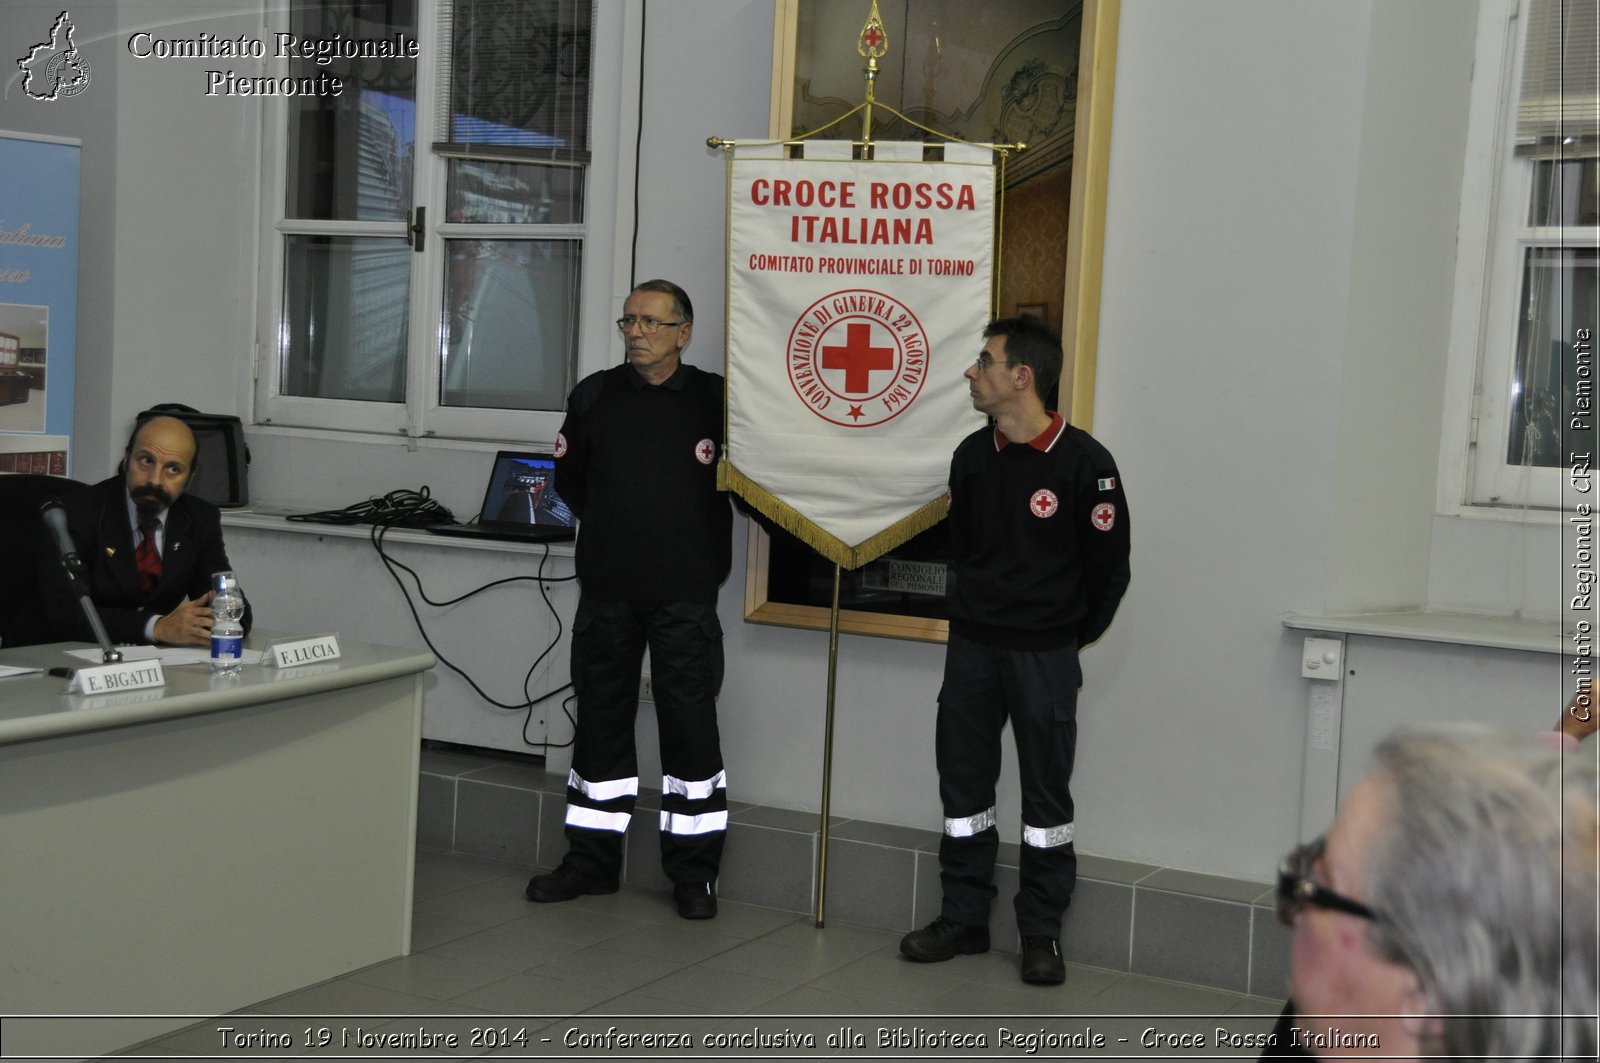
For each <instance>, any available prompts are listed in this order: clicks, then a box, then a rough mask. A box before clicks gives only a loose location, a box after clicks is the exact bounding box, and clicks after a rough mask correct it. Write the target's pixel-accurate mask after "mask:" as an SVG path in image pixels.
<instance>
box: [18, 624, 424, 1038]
mask: <svg viewBox="0 0 1600 1063" xmlns="http://www.w3.org/2000/svg"><path fill="white" fill-rule="evenodd" d="M265 644H266V638H265V636H264V635H262V634H260V633H256V634H253V635H252V637H251V638H250V640H249V641H248V643H247V645H248V646H254V647H257V648H259V647H261V646H263V645H265ZM70 648H78V647H70V646H35V647H18V648H13V649H0V665H27V666H38V667H42V668H46V669H48V668H50V667H62V666H66V667H83V666H84V665H85V662H84V661H83V660H81V659H78V658H74V657H70V656H68V655H67V654H66V653H65V652H63V651H64V650H66V649H70ZM341 651H342V656H341V658H340V659H339V660H337V661H332V662H327V663H320V664H312V665H306V666H304V667H300V668H291V669H284V670H279V669H273V668H266V667H261V666H256V665H251V666H247V667H245V668H244V669H243V670H242V671H241V672H240V674H239V675H238V676H237V677H213V676H212V675H211V672H210V669H209V666H208V665H205V664H200V665H184V666H179V667H167V668H166V669H165V671H166V676H167V682H166V685H165V686H163V687H160V688H156V689H151V690H135V691H126V692H122V693H118V694H108V695H99V696H82V695H77V694H68V693H65V689H66V685H67V681H66V680H65V679H62V678H58V677H54V676H50V675H48V674H31V675H25V676H13V677H8V678H0V1046H3V1050H4V1053H5V1055H6V1056H7V1057H8V1058H10V1057H14V1056H26V1055H52V1056H57V1057H63V1056H65V1057H71V1056H90V1055H94V1054H97V1053H101V1052H105V1051H109V1050H114V1049H117V1048H121V1047H123V1046H126V1045H128V1044H131V1043H134V1042H137V1041H139V1040H143V1039H145V1038H148V1037H154V1036H157V1035H158V1034H160V1033H164V1032H166V1031H168V1030H173V1029H178V1028H180V1027H182V1026H185V1025H188V1024H189V1023H190V1022H192V1021H193V1018H192V1017H193V1016H211V1015H218V1014H222V1013H225V1012H228V1011H231V1010H234V1009H237V1008H240V1007H243V1006H245V1005H248V1004H251V1003H254V1002H256V1001H259V1000H263V999H266V998H268V997H272V996H276V995H279V994H282V993H285V992H288V991H290V990H292V989H295V988H298V987H300V986H305V985H309V984H312V983H314V982H318V981H322V980H324V979H327V978H331V977H334V976H336V975H339V974H343V973H346V972H348V971H351V970H355V969H357V968H360V967H363V966H366V965H369V964H372V963H376V962H379V961H382V960H385V959H389V958H392V957H396V956H402V955H405V954H406V953H407V952H409V950H410V943H411V900H412V871H413V863H414V857H415V850H416V815H417V780H418V758H419V750H420V745H421V721H422V699H423V673H424V672H426V670H427V669H429V668H431V667H433V665H434V663H435V659H434V657H433V655H432V654H431V653H426V652H417V651H414V650H405V649H397V648H393V647H386V646H370V645H364V644H361V643H351V642H348V641H344V640H341Z"/></svg>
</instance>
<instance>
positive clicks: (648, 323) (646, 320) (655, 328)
mask: <svg viewBox="0 0 1600 1063" xmlns="http://www.w3.org/2000/svg"><path fill="white" fill-rule="evenodd" d="M681 324H683V322H682V321H657V320H656V319H655V318H653V317H634V316H633V315H632V314H629V315H628V316H627V317H619V318H617V331H618V332H627V331H628V330H629V329H631V328H633V326H635V325H638V326H639V331H640V332H642V333H644V334H645V335H646V336H654V335H655V334H656V333H657V332H660V331H661V330H662V329H664V328H677V327H678V326H679V325H681Z"/></svg>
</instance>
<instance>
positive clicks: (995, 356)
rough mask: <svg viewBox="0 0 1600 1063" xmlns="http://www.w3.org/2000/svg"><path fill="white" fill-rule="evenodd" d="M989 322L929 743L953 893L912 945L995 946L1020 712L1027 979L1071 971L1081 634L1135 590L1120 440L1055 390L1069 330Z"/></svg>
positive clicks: (971, 378)
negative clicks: (1003, 758)
mask: <svg viewBox="0 0 1600 1063" xmlns="http://www.w3.org/2000/svg"><path fill="white" fill-rule="evenodd" d="M983 334H984V336H985V337H986V340H987V342H985V344H984V347H983V353H982V354H980V355H978V359H977V361H976V362H975V363H973V365H972V366H971V367H969V368H968V369H967V371H966V373H965V376H966V378H967V381H968V385H969V390H970V391H971V394H972V405H973V406H974V407H975V408H976V409H977V410H979V411H980V412H982V413H986V414H988V415H989V416H990V417H991V418H993V419H994V424H993V426H991V427H985V428H981V429H979V430H978V431H976V432H974V433H973V434H972V435H970V436H968V437H967V438H966V439H964V440H962V442H961V444H960V445H959V446H958V447H957V448H956V452H955V457H954V458H953V459H952V461H951V463H950V555H951V563H952V568H953V572H952V576H953V577H954V578H953V585H952V586H951V588H950V591H949V608H950V640H949V645H948V647H947V649H946V652H945V665H944V685H943V687H942V688H941V689H940V691H939V717H938V725H937V749H936V754H935V756H936V761H937V764H938V768H939V798H940V802H941V803H942V805H943V806H944V816H945V820H944V837H943V838H942V839H941V840H940V844H939V867H940V881H941V882H942V884H943V887H944V900H943V904H942V905H941V909H940V915H939V917H938V918H937V919H935V920H934V921H933V922H932V923H930V924H928V925H927V926H926V927H924V928H922V929H921V930H914V931H912V932H911V933H909V934H907V935H906V936H905V938H904V939H902V941H901V942H900V951H901V952H902V953H904V954H905V955H906V956H908V957H910V958H911V959H913V960H921V961H924V962H933V961H937V960H948V959H950V958H951V957H952V956H956V955H958V954H964V953H966V954H970V953H978V952H986V951H988V948H989V907H990V902H991V901H992V900H993V898H994V895H995V888H994V885H993V881H992V880H993V876H994V862H995V853H996V851H997V849H998V847H999V844H1000V840H999V832H998V831H997V830H996V828H995V807H994V801H995V782H996V780H997V779H998V778H999V775H1000V733H1001V731H1002V730H1003V728H1004V727H1005V724H1006V721H1007V719H1009V720H1010V721H1011V726H1012V729H1013V731H1014V733H1015V738H1016V746H1017V764H1018V774H1019V776H1020V780H1021V784H1022V862H1021V868H1020V872H1021V874H1020V878H1021V882H1020V889H1019V891H1018V893H1017V896H1016V898H1015V908H1016V914H1017V929H1018V931H1019V933H1020V934H1021V936H1022V980H1023V981H1025V982H1034V983H1040V984H1055V983H1058V982H1060V981H1062V980H1063V979H1064V978H1065V976H1066V969H1065V966H1064V964H1063V962H1062V959H1061V947H1060V937H1061V915H1062V913H1063V912H1064V911H1065V910H1066V907H1067V904H1068V902H1069V901H1070V900H1071V898H1072V889H1073V885H1074V884H1075V882H1076V879H1077V856H1076V855H1075V853H1074V851H1073V846H1072V794H1071V792H1070V791H1069V788H1068V783H1069V782H1070V779H1071V776H1072V760H1073V754H1074V747H1075V746H1076V744H1077V732H1078V725H1077V700H1078V687H1079V686H1080V684H1081V683H1082V678H1083V676H1082V673H1081V672H1080V671H1079V669H1078V649H1079V647H1081V646H1086V645H1088V644H1089V643H1091V642H1093V641H1094V640H1095V639H1097V638H1099V637H1100V635H1101V634H1102V633H1103V632H1104V631H1105V629H1106V628H1107V626H1109V625H1110V623H1111V617H1112V615H1113V614H1114V613H1115V612H1116V609H1117V603H1118V602H1119V601H1120V600H1121V599H1122V594H1123V591H1125V590H1126V589H1127V586H1128V542H1129V540H1128V509H1127V503H1126V500H1125V499H1124V498H1123V493H1122V485H1121V482H1120V478H1119V476H1118V475H1117V467H1116V463H1115V462H1113V461H1112V459H1111V455H1110V454H1109V453H1108V452H1107V451H1106V449H1105V448H1104V447H1102V446H1101V445H1100V444H1099V443H1097V442H1095V440H1094V439H1093V438H1092V437H1091V436H1090V435H1089V434H1088V433H1087V432H1083V431H1080V430H1079V429H1077V428H1074V427H1072V426H1071V425H1069V424H1067V423H1066V422H1065V421H1064V420H1063V419H1062V417H1061V415H1060V414H1058V413H1054V412H1052V411H1050V410H1049V409H1048V407H1047V406H1046V398H1045V396H1047V395H1054V393H1055V390H1056V383H1057V381H1058V380H1059V379H1060V376H1061V363H1062V355H1061V341H1060V340H1059V339H1058V338H1057V337H1056V335H1055V334H1054V333H1053V332H1051V331H1050V330H1049V328H1047V327H1046V326H1045V325H1044V324H1043V323H1042V322H1041V321H1039V320H1038V319H1037V318H1032V317H1018V318H1005V319H1002V320H999V321H994V322H991V323H990V324H989V326H988V327H987V328H986V329H984V333H983Z"/></svg>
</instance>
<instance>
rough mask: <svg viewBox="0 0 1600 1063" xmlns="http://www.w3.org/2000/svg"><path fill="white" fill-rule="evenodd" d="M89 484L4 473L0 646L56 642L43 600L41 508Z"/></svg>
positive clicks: (0, 489)
mask: <svg viewBox="0 0 1600 1063" xmlns="http://www.w3.org/2000/svg"><path fill="white" fill-rule="evenodd" d="M86 486H88V485H87V484H84V483H82V482H80V481H78V480H71V479H68V478H67V477H65V476H43V475H39V474H33V473H19V474H17V475H11V476H0V551H3V556H4V557H5V559H6V560H5V563H3V564H0V646H6V647H10V646H32V645H36V644H38V643H41V642H54V641H55V634H54V632H53V631H52V630H51V629H50V624H49V621H48V620H47V619H46V618H45V611H44V603H43V601H41V600H40V598H39V574H38V573H39V569H38V550H39V543H40V536H41V535H42V534H43V532H42V528H43V524H44V521H43V520H42V519H41V518H40V517H39V507H40V506H41V505H43V504H44V502H45V500H46V499H48V498H60V497H62V496H64V495H69V494H71V493H72V492H74V491H78V490H81V489H82V488H84V487H86Z"/></svg>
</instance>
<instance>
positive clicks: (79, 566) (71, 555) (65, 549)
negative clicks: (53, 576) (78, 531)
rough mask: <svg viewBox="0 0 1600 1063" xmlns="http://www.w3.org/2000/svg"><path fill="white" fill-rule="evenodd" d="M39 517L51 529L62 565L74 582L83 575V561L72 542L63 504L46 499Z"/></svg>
mask: <svg viewBox="0 0 1600 1063" xmlns="http://www.w3.org/2000/svg"><path fill="white" fill-rule="evenodd" d="M39 515H40V516H41V517H43V518H44V526H45V527H46V528H49V529H50V534H51V535H52V536H53V537H54V538H55V541H56V550H57V552H59V553H60V554H61V563H62V564H63V565H65V566H66V568H67V573H68V575H70V576H72V578H73V581H74V582H76V581H77V578H78V577H79V576H81V575H83V559H82V558H80V557H79V556H78V547H77V544H75V543H74V542H73V541H72V535H71V534H70V533H69V532H68V531H67V511H66V510H64V509H62V508H61V503H60V502H58V501H56V500H55V499H53V498H47V499H45V502H44V504H43V505H42V506H40V507H39Z"/></svg>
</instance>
